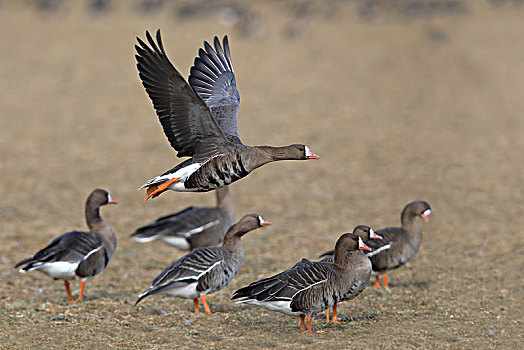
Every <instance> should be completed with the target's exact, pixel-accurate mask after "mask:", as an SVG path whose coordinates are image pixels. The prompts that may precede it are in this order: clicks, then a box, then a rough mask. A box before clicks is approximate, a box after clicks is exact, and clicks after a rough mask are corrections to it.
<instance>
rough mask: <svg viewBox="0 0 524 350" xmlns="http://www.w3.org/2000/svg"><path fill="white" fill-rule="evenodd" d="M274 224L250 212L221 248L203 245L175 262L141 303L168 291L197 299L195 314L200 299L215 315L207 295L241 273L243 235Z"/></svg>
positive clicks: (226, 238) (140, 297) (206, 311)
mask: <svg viewBox="0 0 524 350" xmlns="http://www.w3.org/2000/svg"><path fill="white" fill-rule="evenodd" d="M268 225H271V223H270V222H269V221H265V220H264V219H262V217H261V216H260V215H258V214H249V215H246V216H244V217H243V218H242V219H240V221H239V222H237V223H236V224H234V225H233V226H231V228H230V229H229V230H228V231H227V233H226V236H225V237H224V243H223V244H222V246H221V247H203V248H198V249H195V250H193V251H192V252H191V253H189V254H187V255H185V256H183V257H182V258H180V259H178V260H177V261H175V262H174V263H173V264H172V265H171V266H169V267H168V268H166V269H164V271H162V272H161V273H160V274H159V275H158V276H157V277H156V278H155V279H154V280H153V283H152V284H151V287H149V289H147V290H146V291H145V292H143V293H141V294H140V295H139V296H138V300H137V302H136V303H135V305H137V304H138V303H139V302H140V301H141V300H142V299H144V298H145V297H148V296H149V295H152V294H158V293H164V294H168V295H171V296H175V297H179V298H184V299H193V303H194V306H195V314H198V313H199V309H198V298H200V300H202V304H203V306H204V311H205V313H206V314H209V315H211V314H212V313H211V309H210V308H209V306H208V304H207V300H206V295H208V294H211V293H214V292H217V291H219V290H221V289H222V288H224V287H225V286H226V285H227V284H228V283H229V282H230V281H231V280H232V279H233V277H235V275H236V274H237V272H238V270H239V269H240V267H241V266H242V262H243V260H244V248H243V246H242V241H241V237H242V236H243V235H245V234H246V233H248V232H249V231H252V230H254V229H257V228H259V227H263V226H268Z"/></svg>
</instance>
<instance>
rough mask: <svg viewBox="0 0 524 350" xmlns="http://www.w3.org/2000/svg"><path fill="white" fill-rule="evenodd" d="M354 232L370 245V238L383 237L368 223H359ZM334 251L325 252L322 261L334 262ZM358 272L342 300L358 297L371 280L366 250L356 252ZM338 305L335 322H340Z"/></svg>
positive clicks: (356, 268) (355, 261)
mask: <svg viewBox="0 0 524 350" xmlns="http://www.w3.org/2000/svg"><path fill="white" fill-rule="evenodd" d="M353 233H354V234H356V235H357V236H359V237H360V238H361V239H362V241H363V242H364V243H366V244H367V245H369V240H370V239H382V237H380V236H379V235H377V234H376V233H375V232H374V231H373V229H372V228H371V227H369V226H366V225H358V226H357V227H355V228H354V229H353ZM333 253H334V251H333V250H332V251H330V252H327V253H324V254H322V255H321V257H323V256H326V257H325V258H324V259H322V260H321V261H322V262H331V263H332V262H333ZM353 266H354V268H355V272H356V279H355V282H354V283H353V285H352V286H351V288H349V290H348V292H347V293H346V294H345V295H344V297H343V298H342V300H341V301H346V300H351V299H353V298H356V297H357V296H358V295H359V294H360V293H362V291H363V290H364V288H365V287H366V285H367V284H368V282H369V277H370V276H371V261H369V258H368V257H367V256H366V254H364V252H360V251H359V253H358V254H355V259H354V264H353ZM337 305H338V304H335V305H333V318H332V319H331V321H332V322H334V323H339V321H338V317H337ZM326 322H329V309H326Z"/></svg>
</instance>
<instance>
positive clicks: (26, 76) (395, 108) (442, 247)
mask: <svg viewBox="0 0 524 350" xmlns="http://www.w3.org/2000/svg"><path fill="white" fill-rule="evenodd" d="M367 3H368V4H371V5H373V4H374V5H373V6H371V5H370V6H369V7H366V6H365V5H366V4H367ZM394 3H395V4H397V5H398V6H387V5H385V2H380V1H378V2H372V1H368V2H365V1H360V2H350V3H344V2H309V1H308V2H300V1H293V2H286V3H284V4H282V3H279V2H259V3H256V4H255V3H250V5H247V4H246V3H240V2H239V3H238V4H237V5H236V6H237V7H231V8H233V9H235V8H236V9H238V8H240V10H242V11H244V12H242V11H240V13H241V16H240V17H234V16H233V17H231V11H230V12H227V11H228V10H226V11H224V10H222V11H219V12H218V13H217V12H215V11H214V10H212V9H213V6H215V5H213V6H211V5H209V3H201V4H200V5H197V6H196V7H195V6H194V7H191V6H189V9H187V8H185V7H183V6H182V5H175V4H174V3H171V2H169V3H168V4H167V5H166V6H165V7H164V8H162V9H161V10H160V11H153V12H151V13H146V14H143V13H142V14H140V13H138V12H137V11H136V10H135V8H134V5H132V4H136V2H121V1H117V2H113V3H112V6H111V7H110V8H109V10H108V12H107V13H104V14H94V13H90V12H89V11H88V8H87V4H88V2H87V1H85V2H75V3H74V4H71V3H66V7H65V8H59V9H58V10H48V12H47V13H43V12H42V11H43V10H40V11H39V10H37V9H36V8H35V7H34V6H32V7H31V6H30V2H28V1H26V2H19V1H3V2H1V3H0V52H1V53H2V54H1V55H0V77H1V80H0V110H1V113H0V118H1V122H2V124H1V125H2V127H1V129H0V143H1V146H0V174H1V179H2V180H1V181H0V191H1V193H2V204H1V206H0V234H1V237H2V246H1V248H0V259H1V260H0V276H1V283H0V347H1V348H6V349H12V348H18V349H28V348H58V349H60V348H66V347H67V348H138V349H148V348H155V349H158V348H161V349H167V348H180V349H184V348H187V349H189V348H205V349H211V348H214V349H228V348H251V349H253V348H272V347H282V348H289V349H298V348H328V347H336V348H468V349H471V348H497V349H514V348H517V347H521V346H522V343H523V334H524V332H523V325H522V321H523V311H524V310H523V300H524V290H523V267H524V258H523V253H524V234H523V231H522V227H523V226H524V218H523V215H522V214H523V213H524V195H523V194H524V193H523V192H524V191H523V188H524V186H523V182H524V181H523V180H524V162H523V159H524V158H523V153H524V136H523V134H524V102H523V98H522V97H523V95H522V91H524V65H523V62H524V8H522V6H520V5H518V2H510V1H502V2H497V3H498V4H500V5H499V6H495V5H492V2H463V1H451V0H449V1H447V2H446V1H444V2H441V3H445V6H444V5H442V6H441V7H434V8H426V7H422V9H421V8H420V7H418V8H417V7H415V8H410V7H406V6H404V5H405V4H416V3H417V2H416V1H415V2H413V1H412V2H406V1H396V2H394ZM182 4H185V5H187V4H194V2H183V3H182ZM197 4H198V3H197ZM206 4H207V5H206ZM215 4H217V3H215ZM218 4H223V3H222V2H218ZM399 4H400V5H399ZM402 4H404V5H402ZM446 4H447V5H446ZM450 4H451V5H450ZM453 4H454V5H453ZM185 5H184V6H185ZM401 5H402V6H401ZM216 6H218V5H216ZM220 6H222V5H220ZM453 6H455V7H453ZM210 8H211V10H210ZM223 8H224V7H223V6H222V9H223ZM227 8H229V7H227ZM195 9H197V10H200V11H201V12H198V11H196V10H195ZM229 9H230V8H229ZM53 11H54V12H53ZM184 11H185V12H184ZM191 11H193V12H191ZM195 11H196V12H195ZM175 13H178V15H175ZM180 13H183V14H185V15H184V16H185V17H181V15H180ZM195 13H196V15H195ZM228 13H229V15H228ZM239 18H240V19H239ZM246 18H247V20H246ZM157 28H161V29H162V31H163V36H164V44H165V47H166V49H167V51H168V54H169V56H170V57H171V60H172V61H173V62H174V64H175V65H176V66H177V67H178V68H179V69H180V71H181V72H183V74H186V72H188V70H189V67H190V65H191V63H192V60H193V58H194V56H195V55H196V53H197V50H198V48H199V47H200V46H201V44H202V41H203V40H210V39H212V37H213V36H214V35H215V34H217V35H223V34H229V35H230V43H231V47H232V55H233V61H234V65H235V71H236V75H237V82H238V87H239V90H240V93H241V99H242V105H241V110H240V121H239V123H240V130H241V135H242V138H243V141H244V142H245V143H247V144H271V145H284V144H288V143H296V142H302V143H306V144H307V145H308V146H310V148H311V149H312V150H313V151H314V152H316V153H318V154H319V155H320V156H321V160H320V161H317V162H313V161H311V162H307V163H306V162H282V163H279V164H272V165H268V166H265V167H263V168H261V169H259V170H256V171H255V172H254V173H252V174H251V175H249V176H248V178H246V179H244V180H242V181H239V182H238V183H236V184H234V185H233V186H232V192H233V195H234V197H235V200H236V203H237V211H238V216H237V217H241V216H242V215H243V214H246V213H250V212H257V213H260V214H262V215H263V216H264V217H265V218H267V219H269V220H271V221H272V222H273V225H272V226H271V227H269V228H264V229H261V230H257V231H255V232H253V233H251V234H249V235H248V236H246V237H245V239H244V246H245V251H246V258H245V262H244V266H243V267H242V269H241V270H240V272H239V274H238V276H237V278H235V279H234V280H233V281H232V282H231V284H230V285H229V286H227V287H226V288H225V289H224V290H222V291H220V292H218V293H216V294H214V295H212V296H211V297H210V298H209V300H210V306H211V309H212V310H213V311H214V312H215V314H214V315H212V316H206V315H198V316H195V315H194V314H193V313H192V302H191V301H188V300H182V299H173V298H169V297H164V296H154V297H151V298H149V299H148V300H145V301H144V302H143V303H141V304H140V305H139V307H133V306H132V305H133V304H134V302H135V300H136V297H137V295H138V293H140V292H141V291H143V290H144V289H145V288H147V287H148V286H149V284H150V282H151V280H152V278H153V277H154V276H156V274H157V273H158V272H160V270H161V269H162V268H163V267H165V266H166V265H168V264H169V263H171V262H172V261H174V260H175V259H177V258H178V257H180V256H181V255H182V254H183V253H182V252H179V251H175V250H173V249H172V248H170V247H167V246H164V245H162V244H161V243H159V242H156V243H153V244H148V245H139V244H136V243H134V242H132V241H131V240H129V239H128V237H127V236H128V235H129V234H130V233H131V232H133V230H134V229H135V228H136V227H138V226H139V225H142V224H144V223H146V222H148V221H150V220H152V219H153V218H155V217H157V216H159V215H162V214H166V213H169V212H174V211H176V210H180V209H182V208H184V207H186V206H188V205H203V204H211V203H213V201H214V196H213V195H212V194H193V193H190V194H184V193H173V192H170V193H166V194H164V195H162V196H161V197H159V198H158V199H155V200H153V201H150V202H147V203H144V202H143V201H142V196H143V193H138V192H137V191H136V188H138V187H139V186H140V185H141V184H142V183H143V182H144V181H145V180H146V179H148V178H150V177H152V176H154V175H157V174H159V173H161V172H162V171H164V170H166V169H168V168H169V167H171V166H172V165H174V164H175V163H176V162H177V160H176V159H175V157H174V153H173V151H172V149H171V148H170V147H169V144H168V143H167V141H166V139H165V137H164V136H163V134H162V130H161V127H160V125H159V123H158V121H157V119H156V117H155V116H154V112H153V109H152V107H151V103H150V101H149V99H148V98H147V96H146V95H145V93H144V91H143V88H142V87H141V85H140V82H139V79H138V77H137V72H136V69H135V67H134V57H133V56H134V52H133V45H134V42H135V37H136V36H141V37H143V36H144V32H145V30H146V29H149V30H156V29H157ZM96 187H102V188H106V189H109V190H110V192H111V194H112V196H113V197H114V198H115V199H117V200H118V201H119V202H120V204H119V205H118V206H116V207H105V208H103V211H102V214H103V216H104V217H105V218H106V219H107V221H109V222H110V223H111V224H112V225H113V227H114V229H115V230H116V232H117V235H118V239H119V242H118V249H117V251H116V253H115V255H114V257H113V259H112V261H111V263H110V265H109V266H108V268H107V269H106V270H105V271H104V272H103V273H102V274H100V275H98V276H96V277H95V278H93V279H92V280H90V281H89V283H88V286H87V289H86V293H85V299H84V300H83V301H82V302H80V303H78V304H76V305H70V304H69V303H68V301H67V298H66V295H65V291H64V290H63V289H64V288H63V284H62V283H61V282H59V281H52V280H50V279H48V278H47V277H46V276H44V275H42V274H38V273H32V274H27V275H21V274H19V273H18V272H17V270H16V269H14V268H13V265H14V264H15V263H16V262H17V261H19V260H21V259H23V258H25V257H28V256H30V255H31V254H33V253H34V252H35V251H36V250H37V249H39V248H42V247H43V246H45V245H46V244H47V243H48V242H49V241H50V240H51V239H52V238H53V237H55V236H57V235H58V234H60V233H63V232H66V231H68V230H71V229H75V228H76V229H83V228H85V224H84V218H83V204H84V201H85V197H86V196H87V194H88V193H89V192H90V191H91V190H92V189H93V188H96ZM416 199H423V200H426V201H428V202H429V203H431V205H432V207H433V215H432V218H431V221H430V223H429V224H427V225H425V226H424V241H423V244H422V248H421V250H420V252H419V254H418V255H417V256H416V258H415V259H414V260H412V261H411V262H410V263H409V264H408V265H407V266H405V267H403V268H402V269H399V270H398V271H394V272H392V273H391V274H390V276H389V277H390V280H391V284H392V286H393V287H392V289H391V292H390V293H388V292H386V291H384V290H381V289H377V288H373V287H368V288H367V289H366V290H365V291H364V292H363V294H362V295H361V296H360V297H359V298H357V299H356V300H354V301H352V302H350V303H345V304H342V305H341V306H340V308H339V310H340V311H339V313H340V316H342V317H344V322H342V324H340V325H325V324H324V322H323V317H321V316H322V315H319V317H316V318H315V319H314V323H313V327H314V329H315V330H316V333H315V334H313V335H307V334H305V335H302V334H300V333H299V332H298V319H295V318H292V317H288V316H285V315H281V314H278V313H272V312H268V311H266V310H263V309H257V308H251V307H245V306H239V305H235V304H234V303H233V302H231V301H230V300H229V299H230V297H231V295H232V292H233V291H234V290H235V289H237V288H239V287H241V286H244V285H246V284H247V283H249V282H251V281H254V280H255V279H258V278H261V277H265V276H268V275H270V274H273V273H276V272H278V271H281V270H282V269H285V268H287V267H289V266H291V265H292V264H293V263H294V262H296V261H298V260H299V259H301V258H302V257H307V258H311V259H314V258H316V256H317V255H318V254H319V253H321V252H323V251H325V250H327V249H330V248H331V247H332V245H333V243H334V241H335V240H336V238H337V237H338V236H339V235H340V234H341V233H343V232H347V231H349V230H351V229H352V228H353V227H354V226H355V225H357V224H368V225H370V226H372V227H374V228H381V227H384V226H390V225H396V224H398V220H399V213H400V210H401V209H402V207H403V206H404V205H405V204H406V203H407V202H409V201H411V200H416ZM77 288H78V286H77V285H76V284H75V292H77V291H78V289H77Z"/></svg>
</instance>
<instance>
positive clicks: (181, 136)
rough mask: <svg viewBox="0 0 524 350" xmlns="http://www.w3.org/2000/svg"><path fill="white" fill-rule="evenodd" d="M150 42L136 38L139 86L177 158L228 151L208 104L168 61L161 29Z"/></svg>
mask: <svg viewBox="0 0 524 350" xmlns="http://www.w3.org/2000/svg"><path fill="white" fill-rule="evenodd" d="M146 37H147V41H148V43H149V45H147V44H146V43H144V42H143V41H142V40H141V39H140V38H137V40H138V43H139V45H135V49H136V51H137V53H138V54H137V55H136V56H135V57H136V60H137V68H138V71H139V76H140V79H141V80H142V85H144V88H145V89H146V92H147V94H148V95H149V97H150V98H151V101H152V102H153V106H154V108H155V110H156V113H157V115H158V118H159V120H160V123H161V124H162V127H163V129H164V133H165V134H166V136H167V139H168V140H169V143H170V144H171V146H172V147H173V148H174V149H175V150H176V151H178V153H177V156H178V157H185V156H188V157H191V156H192V157H193V158H194V159H195V161H197V162H203V161H205V160H207V159H209V158H211V157H213V156H216V155H219V154H223V153H225V152H226V151H227V148H228V146H229V142H228V141H227V139H226V138H225V137H224V134H223V133H222V131H221V130H220V127H219V126H218V124H217V123H216V121H215V119H214V118H213V116H212V115H211V111H210V110H209V108H208V106H207V105H206V104H205V103H204V101H202V99H201V98H200V97H199V96H198V94H197V93H196V92H195V90H193V88H191V86H189V84H188V83H187V82H186V81H185V79H184V78H183V77H182V75H180V73H179V72H178V71H177V70H176V68H175V67H174V66H173V65H172V64H171V62H170V61H169V59H168V57H167V55H166V53H165V50H164V46H163V44H162V38H161V36H160V30H159V31H157V34H156V40H157V43H158V45H157V43H155V41H154V40H153V38H152V37H151V35H150V34H149V32H146Z"/></svg>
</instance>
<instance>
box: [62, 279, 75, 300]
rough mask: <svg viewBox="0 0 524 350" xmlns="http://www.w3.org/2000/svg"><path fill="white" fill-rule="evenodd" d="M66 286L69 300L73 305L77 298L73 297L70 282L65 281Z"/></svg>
mask: <svg viewBox="0 0 524 350" xmlns="http://www.w3.org/2000/svg"><path fill="white" fill-rule="evenodd" d="M64 285H65V289H66V292H67V298H68V299H69V301H70V302H71V303H74V302H75V298H73V296H72V295H71V289H69V281H64Z"/></svg>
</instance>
